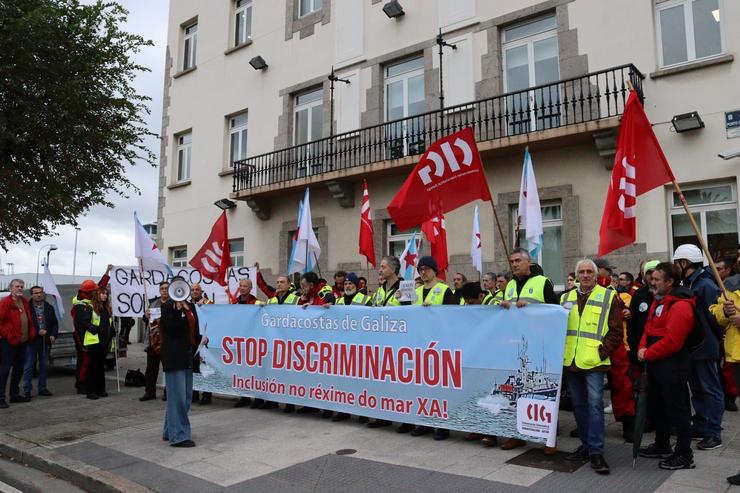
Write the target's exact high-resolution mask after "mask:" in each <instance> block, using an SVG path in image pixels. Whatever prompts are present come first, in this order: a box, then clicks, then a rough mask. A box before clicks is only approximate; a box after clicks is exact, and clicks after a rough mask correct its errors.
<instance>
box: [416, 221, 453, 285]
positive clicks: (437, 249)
mask: <svg viewBox="0 0 740 493" xmlns="http://www.w3.org/2000/svg"><path fill="white" fill-rule="evenodd" d="M421 230H422V231H423V232H424V234H425V235H426V237H427V240H429V245H430V247H431V250H432V257H434V260H435V261H436V262H437V268H438V269H439V272H438V273H437V277H439V278H440V279H442V280H444V279H445V278H446V274H445V271H446V270H447V267H448V266H449V261H448V257H447V227H446V225H445V216H444V214H439V215H438V216H436V217H433V218H432V219H430V220H429V221H427V222H425V223H424V224H422V225H421Z"/></svg>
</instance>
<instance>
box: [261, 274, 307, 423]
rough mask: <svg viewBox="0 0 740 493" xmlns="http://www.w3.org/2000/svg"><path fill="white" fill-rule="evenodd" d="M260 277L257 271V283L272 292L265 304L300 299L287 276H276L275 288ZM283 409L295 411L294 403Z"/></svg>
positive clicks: (267, 404)
mask: <svg viewBox="0 0 740 493" xmlns="http://www.w3.org/2000/svg"><path fill="white" fill-rule="evenodd" d="M255 265H256V266H257V269H259V264H255ZM260 279H262V274H261V273H260V272H259V270H258V271H257V284H258V285H260V283H261V284H262V286H266V288H267V289H269V290H270V292H272V293H273V296H271V297H270V299H269V300H268V302H267V304H268V305H297V304H298V301H299V300H300V296H299V295H297V294H295V293H293V292H292V290H291V286H290V279H288V276H278V278H277V283H276V284H277V285H276V287H275V288H273V287H272V286H268V285H267V283H265V282H264V279H262V281H260ZM261 289H262V292H263V293H264V292H265V288H262V287H261ZM275 407H278V404H277V402H274V401H265V403H264V404H263V405H262V406H260V409H272V408H275ZM284 411H285V412H286V413H292V412H293V411H295V405H294V404H285V409H284Z"/></svg>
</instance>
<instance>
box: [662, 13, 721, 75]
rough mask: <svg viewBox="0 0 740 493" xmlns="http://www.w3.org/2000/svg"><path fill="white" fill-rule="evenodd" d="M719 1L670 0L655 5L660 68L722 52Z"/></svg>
mask: <svg viewBox="0 0 740 493" xmlns="http://www.w3.org/2000/svg"><path fill="white" fill-rule="evenodd" d="M720 13H721V10H720V5H719V0H671V1H667V2H663V3H660V4H658V6H657V15H656V17H657V19H658V33H659V39H660V49H659V50H658V52H659V54H660V65H661V66H662V67H668V66H671V65H677V64H680V63H686V62H691V61H694V60H699V59H701V58H707V57H711V56H715V55H719V54H720V53H722V52H723V51H724V50H723V47H722V23H721V22H720V19H721V16H720Z"/></svg>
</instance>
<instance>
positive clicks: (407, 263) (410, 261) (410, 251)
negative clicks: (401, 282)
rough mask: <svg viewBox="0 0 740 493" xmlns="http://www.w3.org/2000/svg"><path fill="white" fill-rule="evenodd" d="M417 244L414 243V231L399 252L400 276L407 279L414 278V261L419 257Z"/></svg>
mask: <svg viewBox="0 0 740 493" xmlns="http://www.w3.org/2000/svg"><path fill="white" fill-rule="evenodd" d="M417 248H418V245H417V244H416V232H414V235H413V236H412V237H411V240H409V242H408V244H407V245H406V248H405V249H404V251H403V253H402V254H401V257H400V259H399V260H400V261H401V276H403V278H404V279H405V280H407V281H410V280H413V279H415V278H416V262H417V260H418V259H419V252H418V249H417Z"/></svg>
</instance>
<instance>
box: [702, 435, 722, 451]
mask: <svg viewBox="0 0 740 493" xmlns="http://www.w3.org/2000/svg"><path fill="white" fill-rule="evenodd" d="M721 446H722V440H720V439H719V438H715V437H711V438H705V439H704V440H702V441H701V442H699V443H697V444H696V448H698V449H699V450H714V449H716V448H720V447H721Z"/></svg>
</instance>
